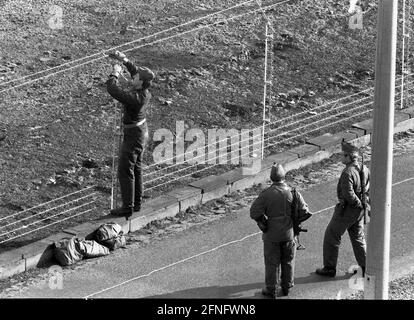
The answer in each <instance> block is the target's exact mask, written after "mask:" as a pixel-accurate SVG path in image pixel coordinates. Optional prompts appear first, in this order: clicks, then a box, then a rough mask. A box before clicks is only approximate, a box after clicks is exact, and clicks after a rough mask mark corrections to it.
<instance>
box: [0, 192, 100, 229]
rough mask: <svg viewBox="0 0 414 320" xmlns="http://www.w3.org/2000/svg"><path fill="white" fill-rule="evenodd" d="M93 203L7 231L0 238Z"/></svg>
mask: <svg viewBox="0 0 414 320" xmlns="http://www.w3.org/2000/svg"><path fill="white" fill-rule="evenodd" d="M94 202H95V200H93V201H90V202H87V203H84V204H82V205H80V206H76V207H73V208H70V209H68V210H65V211H63V212H60V213H57V214H55V215H52V216H49V217H47V218H44V219H40V220H37V221H35V222H32V223H29V224H27V225H24V226H23V227H19V228H16V229H14V230H12V231H9V232H6V233H3V234H0V237H3V236H5V235H8V234H10V233H13V232H16V231H17V230H21V229H26V228H27V227H29V226H32V225H34V224H37V223H39V222H42V221H45V220H48V219H51V218H53V217H57V216H60V215H62V214H64V213H67V212H69V211H72V210H76V209H79V208H81V207H84V206H87V205H90V204H92V203H94ZM58 222H61V220H59V221H58Z"/></svg>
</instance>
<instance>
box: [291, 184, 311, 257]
mask: <svg viewBox="0 0 414 320" xmlns="http://www.w3.org/2000/svg"><path fill="white" fill-rule="evenodd" d="M292 195H293V200H292V221H293V235H294V237H295V238H296V241H297V243H298V248H297V249H298V250H305V249H306V247H305V246H304V245H302V244H301V243H300V240H299V234H300V233H301V232H308V230H307V229H302V226H301V221H300V220H299V206H298V203H299V196H298V193H297V191H296V189H295V188H292Z"/></svg>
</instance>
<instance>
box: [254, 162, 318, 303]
mask: <svg viewBox="0 0 414 320" xmlns="http://www.w3.org/2000/svg"><path fill="white" fill-rule="evenodd" d="M270 179H271V180H272V182H273V184H272V185H271V186H270V187H269V188H267V189H266V190H264V191H263V192H262V193H261V194H260V195H259V196H258V198H256V200H254V201H253V203H252V206H251V208H250V217H251V218H252V219H253V220H255V221H256V222H258V224H259V226H260V223H261V221H263V219H266V218H267V223H266V225H267V230H264V229H262V228H261V230H262V231H263V235H262V239H263V251H264V263H265V285H266V287H265V288H264V289H263V290H262V294H263V295H265V296H270V297H272V298H274V297H275V296H276V285H278V284H280V286H281V288H282V294H283V295H285V296H287V295H288V294H289V289H290V288H292V287H293V285H294V263H295V261H294V259H295V254H296V243H295V240H294V232H293V221H292V211H293V210H292V209H293V204H292V202H293V194H292V190H291V188H290V187H289V186H288V185H287V184H286V183H285V170H284V169H283V167H282V166H281V165H280V164H275V165H273V167H272V169H271V172H270ZM297 195H298V199H297V201H298V204H297V205H298V220H299V221H297V222H298V223H300V222H303V221H305V220H307V219H308V218H310V217H311V216H312V214H311V213H310V212H309V210H308V205H307V204H306V202H305V201H304V200H303V198H302V195H301V194H300V193H299V192H297Z"/></svg>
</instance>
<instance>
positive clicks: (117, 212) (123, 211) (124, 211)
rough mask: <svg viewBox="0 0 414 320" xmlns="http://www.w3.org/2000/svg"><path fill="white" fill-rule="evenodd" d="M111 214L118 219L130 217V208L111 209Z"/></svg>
mask: <svg viewBox="0 0 414 320" xmlns="http://www.w3.org/2000/svg"><path fill="white" fill-rule="evenodd" d="M111 214H112V215H114V216H119V217H130V216H131V215H132V208H125V207H121V208H117V209H112V210H111Z"/></svg>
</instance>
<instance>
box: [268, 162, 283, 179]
mask: <svg viewBox="0 0 414 320" xmlns="http://www.w3.org/2000/svg"><path fill="white" fill-rule="evenodd" d="M284 178H285V169H283V166H282V165H281V164H279V163H274V164H273V166H272V169H271V170H270V179H271V180H272V181H274V182H278V181H281V180H283V179H284Z"/></svg>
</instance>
